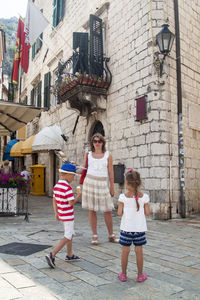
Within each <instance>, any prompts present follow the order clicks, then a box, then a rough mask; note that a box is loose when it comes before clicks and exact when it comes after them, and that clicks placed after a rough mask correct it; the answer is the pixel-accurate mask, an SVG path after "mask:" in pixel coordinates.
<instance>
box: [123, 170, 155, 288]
mask: <svg viewBox="0 0 200 300" xmlns="http://www.w3.org/2000/svg"><path fill="white" fill-rule="evenodd" d="M125 177H126V188H127V190H128V192H127V193H126V194H121V195H120V196H119V206H118V215H119V216H122V219H121V225H120V230H121V231H120V241H119V242H120V244H121V245H122V255H121V265H122V272H120V273H119V274H118V278H119V280H121V281H127V277H126V269H127V265H128V256H129V252H130V246H131V244H132V242H133V244H134V246H135V253H136V260H137V269H138V277H137V281H138V282H143V281H144V280H146V279H147V274H145V273H143V252H142V245H145V244H146V242H147V241H146V237H145V231H146V230H147V225H146V218H145V215H146V216H149V214H150V210H149V204H148V202H149V196H148V195H147V194H142V193H140V192H139V191H138V189H139V186H140V185H141V179H140V174H139V173H138V172H136V171H133V169H130V170H129V171H128V172H127V173H126V176H125Z"/></svg>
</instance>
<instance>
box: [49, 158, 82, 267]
mask: <svg viewBox="0 0 200 300" xmlns="http://www.w3.org/2000/svg"><path fill="white" fill-rule="evenodd" d="M59 172H60V179H59V180H58V182H57V184H56V185H55V186H54V189H53V208H54V212H55V218H56V220H57V221H62V222H63V225H64V237H63V238H62V239H61V240H60V242H59V243H58V244H57V246H56V247H55V248H54V249H53V251H52V252H50V253H49V254H48V255H46V256H45V257H46V260H47V263H48V265H49V266H50V267H51V268H55V256H56V254H57V253H58V252H59V251H60V250H61V249H62V248H63V247H64V245H65V244H66V245H67V256H66V258H65V260H66V261H68V260H74V259H79V257H78V256H76V255H74V254H72V237H73V234H74V208H73V205H74V204H75V203H76V202H77V201H78V199H79V198H80V196H81V193H78V194H77V195H76V197H75V198H74V194H73V191H72V188H71V186H70V185H69V184H70V183H71V182H72V181H73V179H74V175H75V174H76V167H75V166H74V165H73V164H70V163H67V164H64V165H62V167H61V169H59Z"/></svg>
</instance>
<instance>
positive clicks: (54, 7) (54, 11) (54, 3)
mask: <svg viewBox="0 0 200 300" xmlns="http://www.w3.org/2000/svg"><path fill="white" fill-rule="evenodd" d="M57 10H58V0H53V27H56V26H57V14H58V13H57Z"/></svg>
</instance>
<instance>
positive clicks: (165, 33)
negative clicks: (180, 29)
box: [154, 24, 175, 77]
mask: <svg viewBox="0 0 200 300" xmlns="http://www.w3.org/2000/svg"><path fill="white" fill-rule="evenodd" d="M162 27H163V28H162V30H161V31H160V32H159V33H158V34H157V35H156V44H157V45H158V47H159V51H160V53H158V54H157V58H156V59H155V60H154V63H155V65H156V66H159V69H160V77H162V74H163V64H164V61H165V57H166V56H167V55H169V53H170V51H171V49H172V45H173V42H174V37H175V35H174V34H173V33H172V32H171V31H170V30H169V28H168V27H169V25H168V24H163V25H162ZM159 54H162V55H163V57H162V59H161V60H160V59H159V57H158V55H159Z"/></svg>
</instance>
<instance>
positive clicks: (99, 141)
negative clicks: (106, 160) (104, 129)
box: [93, 140, 103, 144]
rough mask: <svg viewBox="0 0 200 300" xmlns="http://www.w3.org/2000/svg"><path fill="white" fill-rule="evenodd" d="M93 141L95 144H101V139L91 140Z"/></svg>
mask: <svg viewBox="0 0 200 300" xmlns="http://www.w3.org/2000/svg"><path fill="white" fill-rule="evenodd" d="M93 143H94V144H96V143H98V144H101V143H103V142H102V141H101V140H93Z"/></svg>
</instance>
